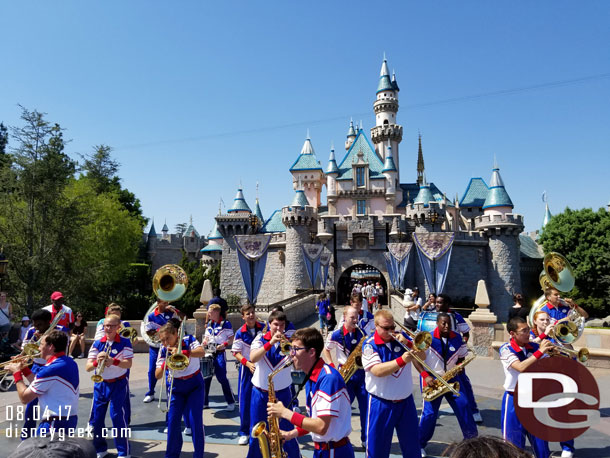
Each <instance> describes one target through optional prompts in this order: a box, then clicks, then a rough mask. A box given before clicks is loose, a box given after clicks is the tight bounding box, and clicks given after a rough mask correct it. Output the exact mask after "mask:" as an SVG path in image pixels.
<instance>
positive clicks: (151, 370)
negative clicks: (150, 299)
mask: <svg viewBox="0 0 610 458" xmlns="http://www.w3.org/2000/svg"><path fill="white" fill-rule="evenodd" d="M172 318H178V319H180V317H179V316H178V314H177V313H174V312H173V311H170V310H168V309H166V310H165V312H164V313H161V312H160V311H159V307H155V309H154V310H153V311H152V312H151V313H149V314H148V323H147V325H146V329H145V331H147V332H148V331H152V330H155V331H157V332H159V329H160V328H161V326H163V325H164V324H165V323H167V322H168V321H169V320H171V319H172ZM158 358H159V348H158V347H151V346H149V347H148V391H147V392H146V396H154V395H155V386H157V378H156V377H155V367H156V364H157V359H158Z"/></svg>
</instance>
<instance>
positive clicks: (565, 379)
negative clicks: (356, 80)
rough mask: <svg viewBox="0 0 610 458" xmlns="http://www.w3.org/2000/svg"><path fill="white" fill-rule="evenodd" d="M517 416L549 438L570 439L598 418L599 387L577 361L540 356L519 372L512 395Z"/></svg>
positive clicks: (535, 432)
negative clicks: (540, 357)
mask: <svg viewBox="0 0 610 458" xmlns="http://www.w3.org/2000/svg"><path fill="white" fill-rule="evenodd" d="M513 400H514V405H515V412H516V414H517V418H519V421H520V422H521V424H522V425H523V427H524V428H525V429H526V430H527V431H529V432H530V433H532V434H533V435H534V436H536V437H538V438H540V439H542V440H546V441H549V442H561V441H567V440H570V439H574V438H575V437H578V436H580V435H581V434H583V433H584V432H585V431H586V430H587V429H589V427H591V426H592V425H593V424H595V423H596V422H598V421H599V418H600V414H599V401H600V397H599V388H598V387H597V382H596V381H595V378H594V377H593V374H591V372H589V370H588V369H587V368H586V367H585V366H583V365H582V364H581V363H579V362H577V361H575V360H573V359H569V358H565V357H563V356H552V357H550V358H542V359H539V360H538V361H536V362H535V363H534V364H532V365H531V366H529V367H528V368H527V369H526V370H525V371H523V372H522V373H520V374H519V378H518V379H517V386H516V387H515V394H514V397H513Z"/></svg>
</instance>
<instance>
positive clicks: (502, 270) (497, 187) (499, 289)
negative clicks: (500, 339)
mask: <svg viewBox="0 0 610 458" xmlns="http://www.w3.org/2000/svg"><path fill="white" fill-rule="evenodd" d="M512 209H513V203H512V201H511V200H510V197H509V196H508V193H507V192H506V189H505V188H504V183H503V181H502V177H500V169H499V168H498V166H497V164H494V168H493V171H492V175H491V181H490V186H489V191H488V192H487V197H486V198H485V203H484V204H483V215H482V216H477V217H476V218H475V227H474V228H475V230H477V231H479V233H480V234H481V235H483V236H485V237H487V240H488V243H489V251H488V262H487V278H488V279H489V282H488V288H489V290H488V292H489V295H490V300H491V309H492V311H493V312H494V313H495V314H496V315H497V316H498V318H499V319H500V320H506V319H507V317H508V310H509V309H510V307H511V306H512V305H513V300H512V295H513V294H514V293H516V292H521V275H520V265H521V264H520V263H521V258H520V253H519V246H520V242H519V234H520V233H521V232H522V231H523V216H522V215H516V214H513V213H512Z"/></svg>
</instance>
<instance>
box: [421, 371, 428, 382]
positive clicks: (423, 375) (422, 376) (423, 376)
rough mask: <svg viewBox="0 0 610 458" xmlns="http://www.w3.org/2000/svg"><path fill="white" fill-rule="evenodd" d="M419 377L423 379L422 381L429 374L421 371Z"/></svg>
mask: <svg viewBox="0 0 610 458" xmlns="http://www.w3.org/2000/svg"><path fill="white" fill-rule="evenodd" d="M419 375H421V378H423V379H424V380H425V379H426V377H429V376H430V374H428V373H427V372H426V371H421V373H420V374H419Z"/></svg>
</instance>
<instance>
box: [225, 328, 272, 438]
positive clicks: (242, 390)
mask: <svg viewBox="0 0 610 458" xmlns="http://www.w3.org/2000/svg"><path fill="white" fill-rule="evenodd" d="M264 327H265V325H264V324H263V323H260V322H256V323H254V327H253V328H248V325H247V324H244V325H243V326H242V327H241V328H239V330H238V331H237V333H236V334H235V339H234V340H233V346H232V347H231V352H232V353H233V354H234V355H235V353H241V354H242V357H243V358H245V359H246V361H250V347H251V346H252V342H254V339H255V338H256V336H257V335H258V334H260V333H261V332H262V331H263V328H264ZM237 397H238V399H239V419H240V425H239V435H240V436H249V435H250V402H251V400H252V372H250V369H248V368H247V367H246V366H245V365H240V366H239V384H238V385H237Z"/></svg>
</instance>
